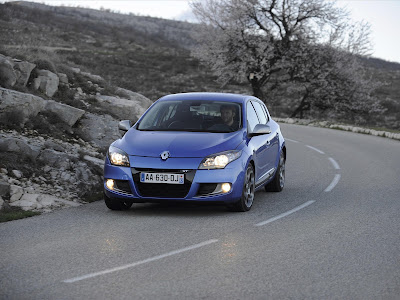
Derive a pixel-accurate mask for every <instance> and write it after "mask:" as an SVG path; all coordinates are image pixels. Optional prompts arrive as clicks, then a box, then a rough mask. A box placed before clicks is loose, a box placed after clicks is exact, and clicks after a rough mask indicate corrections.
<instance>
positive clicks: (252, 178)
mask: <svg viewBox="0 0 400 300" xmlns="http://www.w3.org/2000/svg"><path fill="white" fill-rule="evenodd" d="M119 129H120V130H121V131H122V132H123V133H124V136H123V137H122V138H121V139H119V140H117V141H115V142H113V143H112V144H111V146H110V147H109V150H108V153H107V156H106V160H105V165H104V200H105V203H106V205H107V207H108V208H109V209H112V210H125V209H129V208H130V207H131V206H132V203H144V202H162V203H167V202H170V201H184V202H191V203H220V204H224V205H226V206H228V207H229V208H230V209H232V210H234V211H248V210H249V209H250V208H251V206H252V204H253V201H254V193H255V191H256V190H258V189H261V188H265V189H266V190H267V191H275V192H280V191H282V189H283V187H284V184H285V161H286V146H285V140H284V138H283V136H282V133H281V131H280V127H279V125H278V124H277V123H276V122H275V121H273V120H272V119H271V117H270V115H269V112H268V110H267V108H266V107H265V105H264V103H263V102H262V101H261V100H259V99H257V98H255V97H253V96H246V95H236V94H225V93H182V94H174V95H168V96H165V97H162V98H161V99H159V100H157V101H156V102H154V104H153V105H152V106H151V107H150V108H149V109H148V110H147V111H146V112H145V113H144V114H143V116H142V117H141V118H140V119H139V120H138V121H137V122H136V124H134V125H133V126H131V123H130V121H127V120H125V121H121V122H120V123H119Z"/></svg>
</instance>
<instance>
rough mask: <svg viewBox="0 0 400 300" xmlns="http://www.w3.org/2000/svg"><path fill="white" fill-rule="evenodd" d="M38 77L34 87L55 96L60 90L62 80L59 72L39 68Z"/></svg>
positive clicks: (34, 81)
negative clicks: (59, 85) (58, 74)
mask: <svg viewBox="0 0 400 300" xmlns="http://www.w3.org/2000/svg"><path fill="white" fill-rule="evenodd" d="M37 74H38V77H37V78H35V79H34V80H33V87H34V88H35V89H36V90H38V89H39V90H41V91H42V92H43V93H45V94H46V95H47V96H49V97H53V95H54V94H55V93H56V92H57V90H58V84H59V83H60V80H59V78H58V76H57V74H54V73H53V72H50V71H48V70H39V71H37Z"/></svg>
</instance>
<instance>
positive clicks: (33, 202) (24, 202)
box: [10, 194, 39, 210]
mask: <svg viewBox="0 0 400 300" xmlns="http://www.w3.org/2000/svg"><path fill="white" fill-rule="evenodd" d="M38 197H39V194H23V195H22V197H21V199H20V200H18V201H15V202H10V205H11V206H18V207H20V208H22V209H23V210H32V209H35V208H37V206H38V202H37V199H38Z"/></svg>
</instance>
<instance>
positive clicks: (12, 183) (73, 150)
mask: <svg viewBox="0 0 400 300" xmlns="http://www.w3.org/2000/svg"><path fill="white" fill-rule="evenodd" d="M0 141H1V143H0V154H1V155H2V156H1V164H2V165H10V164H11V165H14V166H15V164H16V162H15V157H18V158H23V157H24V155H26V153H35V158H34V160H33V161H32V166H30V164H29V165H27V164H26V163H25V164H21V166H22V167H23V169H20V170H17V169H5V168H1V169H0V197H1V198H2V199H3V200H4V203H5V204H4V205H6V206H7V205H9V206H14V207H20V208H22V209H23V210H34V211H41V212H46V211H51V210H53V209H57V208H61V207H70V206H78V205H81V204H82V203H84V202H83V201H82V200H81V199H82V198H84V197H86V196H88V195H96V194H99V193H101V189H102V178H101V174H102V167H101V162H102V161H103V162H104V158H103V155H102V154H100V153H99V152H97V148H94V147H93V146H91V145H90V144H89V143H85V142H84V141H83V140H75V141H69V142H66V141H61V140H56V139H53V138H49V137H47V138H46V139H45V138H43V137H41V136H30V135H29V136H27V135H21V134H19V133H17V132H14V131H12V132H6V131H0ZM6 153H9V154H6ZM19 160H20V159H19ZM99 199H100V196H99Z"/></svg>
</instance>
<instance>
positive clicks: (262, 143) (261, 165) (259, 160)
mask: <svg viewBox="0 0 400 300" xmlns="http://www.w3.org/2000/svg"><path fill="white" fill-rule="evenodd" d="M251 105H252V107H253V109H254V112H255V113H256V115H257V119H258V121H259V124H266V125H269V116H268V114H267V113H266V109H265V107H263V106H264V104H263V103H261V102H259V101H257V100H252V101H251ZM248 111H249V112H250V113H252V110H251V107H249V108H248ZM253 129H254V128H253ZM271 131H272V132H271V133H270V134H263V135H260V136H254V137H253V138H252V139H253V140H254V144H255V145H256V149H255V161H256V183H257V184H261V183H263V182H264V181H266V180H268V179H269V178H270V176H271V175H272V172H273V170H274V166H275V160H276V157H277V156H276V155H277V151H278V145H279V140H278V137H277V135H276V133H277V131H276V129H275V128H271Z"/></svg>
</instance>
